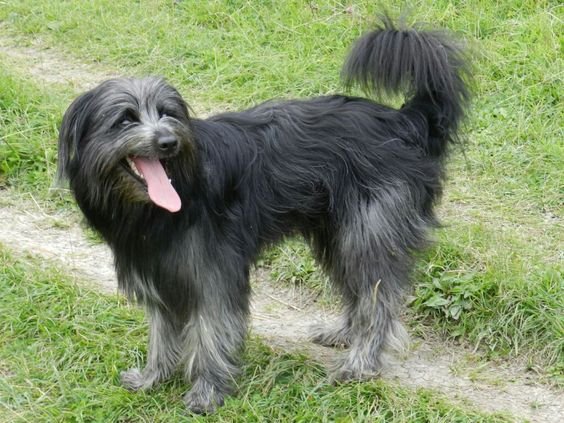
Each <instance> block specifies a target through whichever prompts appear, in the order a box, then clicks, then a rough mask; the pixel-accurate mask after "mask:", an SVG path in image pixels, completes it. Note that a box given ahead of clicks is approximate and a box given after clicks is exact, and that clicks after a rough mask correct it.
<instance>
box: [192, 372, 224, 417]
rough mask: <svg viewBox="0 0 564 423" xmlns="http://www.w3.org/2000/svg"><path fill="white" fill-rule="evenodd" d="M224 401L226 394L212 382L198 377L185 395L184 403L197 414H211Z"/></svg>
mask: <svg viewBox="0 0 564 423" xmlns="http://www.w3.org/2000/svg"><path fill="white" fill-rule="evenodd" d="M223 403H224V396H223V394H222V393H220V392H219V391H218V390H217V388H216V387H215V386H213V385H212V384H211V383H209V382H207V381H205V380H202V379H198V380H196V382H195V383H194V385H193V386H192V389H190V391H188V392H187V393H186V395H184V404H186V407H188V409H189V410H190V411H191V412H192V413H195V414H211V413H213V412H214V411H215V410H216V409H217V408H218V407H221V406H222V405H223Z"/></svg>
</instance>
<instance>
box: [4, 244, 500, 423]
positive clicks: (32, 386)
mask: <svg viewBox="0 0 564 423" xmlns="http://www.w3.org/2000/svg"><path fill="white" fill-rule="evenodd" d="M0 292H2V295H1V296H0V315H1V316H2V319H1V320H0V375H1V376H2V377H0V419H2V421H10V422H19V421H21V422H24V421H49V422H53V421H76V422H81V421H114V422H131V421H135V422H137V421H151V422H170V421H175V422H178V421H189V420H194V421H210V422H214V421H217V422H253V421H257V422H258V421H339V422H353V421H354V422H361V421H370V422H406V421H412V422H429V421H432V422H470V421H471V422H502V421H508V420H507V419H506V418H504V417H503V416H499V415H497V416H494V415H486V414H481V413H475V412H473V411H469V410H467V409H465V408H461V407H460V406H458V405H455V404H452V403H449V402H448V401H445V400H444V399H442V398H441V397H440V396H439V395H437V394H435V393H433V392H431V391H427V390H417V391H412V390H408V389H403V388H400V387H397V386H394V385H393V384H389V383H384V382H382V381H375V382H370V383H353V384H344V385H340V386H332V385H329V384H328V383H327V382H326V374H325V372H324V370H323V369H322V368H321V367H320V366H319V365H318V364H316V363H313V362H311V361H309V360H308V359H307V358H306V357H303V356H299V355H292V354H285V353H282V352H280V351H277V350H272V349H271V348H269V347H267V346H266V345H264V344H263V343H262V342H261V341H260V340H259V339H256V338H252V339H250V342H249V343H248V346H247V349H246V351H245V354H244V360H245V363H246V364H245V366H244V370H243V375H242V376H241V377H240V378H239V379H238V393H237V394H236V396H234V397H232V398H230V399H228V401H227V403H226V406H225V407H223V408H222V409H220V411H219V412H217V413H216V414H214V415H212V416H208V417H206V418H203V417H196V416H189V415H188V414H187V413H186V411H185V409H184V407H183V405H182V402H181V400H180V398H181V396H182V394H183V392H184V391H185V389H186V385H185V384H184V383H183V382H182V381H181V380H180V378H179V377H177V378H174V379H173V380H172V381H170V382H168V383H166V384H164V385H162V386H161V387H159V388H157V389H156V390H155V391H154V392H152V393H130V392H128V391H126V390H124V389H122V388H121V387H120V386H119V382H118V375H119V371H120V370H122V369H125V368H127V367H131V366H139V365H140V362H142V361H143V356H144V354H145V350H144V348H145V347H144V345H145V342H146V337H147V333H146V332H147V327H146V325H145V324H144V323H143V318H142V314H141V312H140V311H139V310H137V309H134V308H130V307H128V306H127V305H126V304H125V303H124V302H123V301H122V300H121V299H120V298H116V297H109V296H105V295H101V294H99V293H96V292H92V291H88V290H86V289H84V288H81V287H78V286H76V285H75V284H73V283H72V282H71V281H70V280H69V279H68V277H66V276H65V275H64V274H62V273H61V272H59V271H57V270H55V269H53V268H50V267H48V266H45V265H44V264H43V263H40V262H38V261H33V260H25V261H21V260H19V261H18V260H15V259H14V258H12V257H11V256H10V255H9V254H8V252H7V250H6V248H5V247H3V246H1V245H0Z"/></svg>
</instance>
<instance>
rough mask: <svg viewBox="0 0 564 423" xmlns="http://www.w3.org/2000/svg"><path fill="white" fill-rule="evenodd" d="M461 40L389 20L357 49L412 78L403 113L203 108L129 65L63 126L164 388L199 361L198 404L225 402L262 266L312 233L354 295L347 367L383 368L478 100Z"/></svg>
mask: <svg viewBox="0 0 564 423" xmlns="http://www.w3.org/2000/svg"><path fill="white" fill-rule="evenodd" d="M467 73H468V72H467V66H466V64H465V59H464V55H463V54H462V51H461V50H460V49H459V48H458V47H457V46H456V45H455V44H454V43H453V42H452V41H450V40H449V39H448V37H446V36H445V35H444V34H443V33H439V32H433V31H424V30H421V31H420V30H415V29H396V28H395V27H394V26H393V25H392V24H391V23H390V21H389V20H388V19H384V20H383V24H382V25H381V26H380V27H378V28H377V29H375V30H374V31H372V32H369V33H368V34H366V35H365V36H363V37H362V38H360V39H359V40H358V41H357V42H356V44H355V45H354V46H353V48H352V50H351V52H350V55H349V57H348V59H347V60H346V63H345V65H344V68H343V78H344V82H345V85H346V86H347V87H351V86H355V85H357V86H359V87H361V88H363V89H364V90H365V91H366V92H368V93H372V94H381V93H386V94H389V93H401V92H404V93H406V101H405V104H404V105H403V106H402V107H401V108H400V109H399V110H398V109H393V108H389V107H386V106H383V105H380V104H377V103H375V102H373V101H371V100H368V99H365V98H358V97H351V96H343V95H332V96H326V97H318V98H313V99H309V100H292V101H277V102H267V103H264V104H261V105H258V106H256V107H253V108H251V109H249V110H245V111H242V112H237V113H224V114H220V115H216V116H213V117H210V118H208V119H204V120H201V119H195V118H193V117H191V116H190V115H189V113H188V107H187V105H186V103H185V102H184V100H183V99H182V97H181V96H180V94H179V93H178V92H177V91H176V90H175V89H174V88H173V87H171V86H170V85H168V84H167V83H166V82H164V81H163V80H161V79H157V78H145V79H126V78H123V79H113V80H109V81H106V82H104V83H102V84H101V85H100V86H98V87H96V88H94V89H92V90H91V91H88V92H86V93H85V94H83V95H81V96H80V97H78V98H77V99H76V100H75V101H74V102H73V103H72V104H71V106H70V107H69V109H68V110H67V112H66V114H65V116H64V119H63V123H62V127H61V131H60V139H59V169H58V172H59V178H61V179H65V178H68V180H69V181H70V187H71V189H72V192H73V193H74V196H75V198H76V201H77V202H78V204H79V206H80V208H81V209H82V211H83V213H84V215H85V216H86V219H87V221H88V222H89V223H90V225H92V227H93V228H95V229H96V230H97V231H98V232H99V233H100V234H101V235H102V236H103V237H104V239H105V240H106V241H107V242H108V244H109V245H110V246H111V248H112V250H113V253H114V256H115V266H116V270H117V275H118V280H119V286H120V287H121V288H122V289H123V290H124V291H125V292H126V293H127V294H128V295H129V296H130V297H134V298H136V299H137V300H138V301H139V302H141V303H142V304H143V305H144V306H145V307H146V309H147V311H148V313H149V316H150V338H149V352H148V357H147V364H146V367H145V368H144V369H143V370H138V369H131V370H129V371H126V372H124V373H123V374H122V382H123V384H124V385H125V386H126V387H128V388H130V389H133V390H137V389H148V388H151V387H153V386H155V384H157V383H159V382H161V381H162V380H163V379H165V378H167V377H169V376H170V375H171V373H172V372H173V371H174V370H175V369H176V368H177V367H178V366H182V368H183V369H184V372H185V376H186V379H187V380H188V381H189V382H191V383H192V388H191V390H190V391H189V392H188V393H187V394H186V396H185V402H186V404H187V406H188V408H189V409H190V410H192V411H194V412H199V413H202V412H210V411H212V410H214V409H215V407H217V406H219V405H221V404H222V403H223V401H224V397H225V395H226V394H228V393H229V392H230V390H231V388H232V385H233V384H232V381H233V378H234V377H235V376H236V374H237V369H238V363H237V357H238V353H239V352H240V350H241V348H242V345H243V341H244V338H245V335H246V333H247V320H248V315H249V296H250V291H251V289H250V287H249V269H250V268H251V266H252V265H253V263H254V261H255V260H256V259H257V256H258V255H259V254H260V252H261V250H262V249H263V248H264V247H265V246H268V245H271V244H272V243H275V242H278V241H280V240H281V239H283V238H284V237H286V236H289V235H293V234H302V235H303V236H304V237H305V239H306V240H307V241H308V242H309V243H310V245H311V248H312V250H313V252H314V254H315V256H316V258H317V260H318V262H319V264H320V265H321V267H322V268H323V269H324V270H325V271H326V272H327V274H328V275H329V276H330V278H331V280H332V282H333V284H334V285H335V287H336V289H337V290H338V292H339V293H340V294H341V296H342V303H343V315H342V319H341V320H340V321H339V322H338V324H337V325H336V326H335V327H332V328H326V329H320V328H317V329H316V331H315V333H314V335H313V339H314V341H315V342H318V343H320V344H323V345H337V344H339V345H344V346H346V347H348V350H347V352H346V354H345V355H344V356H343V358H342V361H341V362H339V363H338V365H337V367H336V370H335V377H336V378H337V379H339V380H348V379H359V378H362V377H367V376H368V377H370V376H374V375H376V374H378V372H379V371H380V369H381V366H382V362H381V352H382V349H383V347H384V346H385V345H386V344H389V343H390V342H391V341H393V340H394V339H395V338H396V337H397V336H398V334H399V333H400V332H401V330H399V329H400V325H399V324H397V320H396V315H397V310H398V305H399V303H400V302H401V301H400V300H401V296H402V295H401V294H402V291H403V290H404V289H405V288H406V287H407V286H408V281H409V275H410V271H411V269H412V265H413V257H414V254H415V253H416V252H417V251H419V250H420V249H421V248H423V247H424V246H425V244H426V238H427V232H428V230H429V229H430V228H432V227H433V226H436V223H437V222H436V219H435V215H434V213H433V205H434V204H435V202H436V201H437V199H438V198H439V197H440V195H441V180H442V179H443V169H444V161H445V157H446V155H447V150H448V147H449V144H450V143H451V142H453V141H455V140H456V133H457V129H458V127H459V124H460V121H461V118H462V116H463V110H464V107H465V105H466V103H467V100H468V90H467V86H466V82H465V81H466V77H467Z"/></svg>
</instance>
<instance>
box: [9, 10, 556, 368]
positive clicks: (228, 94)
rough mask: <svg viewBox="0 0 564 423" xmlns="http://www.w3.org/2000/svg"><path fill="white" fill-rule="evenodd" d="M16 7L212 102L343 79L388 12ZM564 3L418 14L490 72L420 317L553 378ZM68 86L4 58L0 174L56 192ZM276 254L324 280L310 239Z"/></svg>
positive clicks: (29, 34)
mask: <svg viewBox="0 0 564 423" xmlns="http://www.w3.org/2000/svg"><path fill="white" fill-rule="evenodd" d="M384 3H391V2H384ZM2 6H3V7H2V8H1V9H0V21H1V22H2V26H0V32H1V33H5V34H8V35H9V36H10V37H12V38H16V39H18V41H19V42H20V43H32V40H34V39H40V40H41V43H43V45H46V46H51V47H54V48H56V49H58V50H61V51H64V52H66V53H68V54H71V55H73V56H75V57H77V58H79V59H80V60H82V61H84V62H86V63H89V64H91V65H92V66H96V64H97V63H102V64H104V65H111V66H112V67H114V68H117V69H119V70H120V71H121V72H123V73H126V74H134V75H143V74H147V73H151V74H162V75H165V76H166V77H167V78H168V79H169V80H170V81H171V82H173V83H174V84H175V85H177V86H178V87H179V89H180V91H181V92H182V93H183V94H184V95H185V96H186V98H187V100H188V101H189V103H191V104H194V105H196V106H197V107H198V108H200V109H202V110H206V111H210V110H217V109H223V108H230V109H235V108H242V107H245V106H248V105H252V104H255V103H257V102H260V101H262V100H265V99H267V98H271V97H303V96H310V95H317V94H325V93H330V92H335V91H340V88H339V81H338V74H339V68H340V65H341V62H342V58H343V56H344V54H345V52H346V49H347V47H348V46H349V45H350V43H351V41H352V40H353V39H354V38H355V37H357V36H358V35H359V34H360V33H361V31H362V30H363V29H365V28H367V27H368V26H369V21H370V19H371V18H370V17H371V16H372V15H373V14H374V12H375V11H376V10H377V7H376V6H375V3H374V2H369V1H361V2H355V4H354V6H349V5H348V4H347V5H343V4H342V3H341V2H337V1H329V0H326V1H318V2H305V1H291V2H269V1H262V2H259V1H242V0H241V1H236V0H232V1H227V0H224V1H219V0H218V1H212V2H197V1H188V0H185V1H182V2H116V1H102V0H99V1H96V2H79V1H64V2H63V1H61V2H52V1H47V0H39V1H31V0H23V1H22V0H18V1H15V0H7V1H4V2H3V3H2ZM392 10H393V11H397V10H396V9H395V8H394V7H392ZM562 12H563V8H562V6H559V5H558V2H554V1H542V0H541V1H537V0H520V1H519V0H506V1H499V2H489V1H485V0H475V1H470V0H468V1H456V2H455V1H448V0H439V1H433V2H431V1H430V0H418V1H414V2H412V10H411V18H410V19H415V18H417V20H421V21H426V22H432V23H433V24H434V25H436V26H443V27H447V28H450V29H452V30H454V31H457V32H458V33H460V34H461V35H462V36H464V37H465V38H466V39H467V40H469V43H470V45H471V46H472V47H473V49H474V64H475V74H476V87H475V93H476V98H475V102H474V107H473V110H472V112H471V116H470V119H469V121H468V125H467V129H466V135H467V139H468V143H467V145H466V147H465V154H464V155H461V154H458V155H457V156H456V157H453V160H452V162H451V169H450V180H449V182H448V186H447V190H446V191H447V197H446V199H445V203H444V205H443V207H442V208H441V214H442V216H443V220H444V222H445V224H446V227H445V228H444V229H443V230H441V231H440V232H439V234H438V239H439V243H438V245H437V246H436V247H435V248H434V249H432V250H431V251H429V252H428V253H427V254H426V255H425V256H424V257H422V262H421V263H422V264H421V266H420V268H419V270H418V272H417V275H416V279H417V281H418V283H417V284H416V287H415V294H416V296H415V297H416V299H415V300H413V301H412V302H411V304H410V309H411V312H410V313H411V314H410V316H411V317H410V318H411V321H412V322H415V321H423V322H425V323H426V324H428V325H429V326H431V327H433V328H434V329H435V330H438V331H440V332H441V333H443V334H445V335H446V336H449V337H456V338H459V339H461V340H463V341H468V342H470V343H472V344H474V345H477V346H479V347H480V348H481V350H482V351H485V352H486V353H487V355H488V356H489V357H521V358H525V359H526V360H528V361H529V363H530V364H531V366H532V367H535V366H536V367H535V368H536V369H538V370H539V371H540V372H541V373H545V372H548V373H549V374H553V375H555V376H561V374H562V372H563V371H564V343H563V339H564V336H563V335H564V329H563V326H564V320H563V317H562V316H563V315H564V313H563V311H564V310H563V308H564V306H563V305H564V289H563V288H564V286H563V282H562V255H561V249H562V238H563V237H562V226H561V221H562V186H564V181H563V174H562V171H561V162H562V157H564V143H562V139H563V135H564V134H563V131H562V125H561V122H562V121H563V120H564V119H563V118H564V109H563V107H562V102H561V84H562V74H563V71H562V69H563V68H564V66H563V59H562V49H561V39H560V38H559V34H561V33H562V31H563V29H564V28H563V25H562V17H563V13H562ZM69 99H70V92H69V91H64V90H62V89H61V88H60V87H52V88H48V89H45V90H38V89H36V85H34V83H33V81H30V80H29V78H27V77H26V76H25V72H24V71H22V70H21V69H15V68H12V69H8V68H6V67H2V66H1V65H0V116H1V118H0V119H2V121H1V124H0V166H1V167H0V185H2V184H3V185H9V186H10V187H12V188H13V189H19V190H32V191H34V192H36V193H45V192H47V190H48V187H49V186H50V179H51V177H52V174H53V167H54V159H55V139H56V127H57V126H58V123H59V120H60V116H61V114H62V112H63V110H64V106H65V105H66V104H68V100H69ZM45 197H47V196H46V195H45ZM264 263H265V264H266V265H268V266H269V267H270V269H271V271H272V272H273V275H274V276H275V277H276V278H277V279H280V280H284V281H286V282H287V283H300V284H304V285H307V286H310V287H311V288H312V289H321V288H322V287H324V286H325V285H326V281H325V280H324V278H323V277H322V276H321V275H320V274H319V272H318V271H317V269H316V268H315V266H314V264H313V261H312V259H311V256H309V255H308V253H307V250H306V249H305V248H304V246H303V244H300V243H299V242H292V243H289V244H285V245H283V246H281V247H279V248H275V249H273V250H272V251H270V252H269V253H267V255H266V256H265V259H264ZM534 363H536V364H534Z"/></svg>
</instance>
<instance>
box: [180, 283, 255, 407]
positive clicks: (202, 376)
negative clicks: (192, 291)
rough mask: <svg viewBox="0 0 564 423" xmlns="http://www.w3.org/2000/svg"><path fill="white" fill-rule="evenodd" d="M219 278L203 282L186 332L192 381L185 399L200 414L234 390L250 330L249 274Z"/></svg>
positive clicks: (187, 363) (186, 361) (186, 356)
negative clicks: (226, 279) (228, 279)
mask: <svg viewBox="0 0 564 423" xmlns="http://www.w3.org/2000/svg"><path fill="white" fill-rule="evenodd" d="M231 276H232V275H231ZM218 279H223V280H218ZM218 279H216V280H215V281H214V282H215V283H213V284H212V283H206V284H205V285H204V286H202V290H203V295H202V296H201V302H200V304H199V305H198V307H197V311H195V313H194V314H193V315H192V317H191V319H190V321H189V322H188V324H187V325H186V328H185V333H184V335H185V337H184V347H183V348H184V351H183V354H182V360H183V362H184V363H183V364H184V365H185V369H186V379H187V380H188V381H190V382H192V388H191V389H190V391H188V392H187V393H186V395H185V396H184V402H185V403H186V406H187V407H188V408H189V409H190V410H191V411H192V412H194V413H198V414H205V413H211V412H213V411H214V410H215V409H216V408H217V407H219V406H221V405H223V402H224V398H225V396H226V395H227V394H229V393H230V392H231V391H232V388H233V383H234V378H235V376H236V375H237V374H238V373H239V366H238V356H239V353H240V351H241V349H242V346H243V342H244V338H245V336H246V334H247V318H248V309H249V304H248V302H249V287H248V278H247V276H246V275H245V276H241V278H240V279H239V280H238V281H233V280H232V279H231V280H230V281H225V279H224V278H218ZM206 282H207V281H206Z"/></svg>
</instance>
